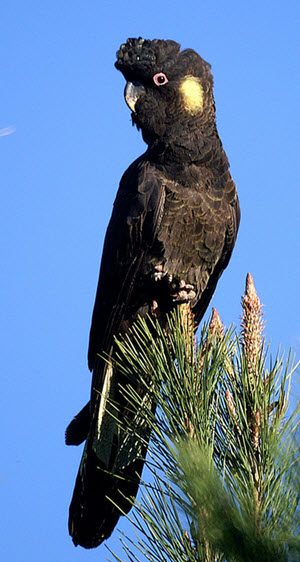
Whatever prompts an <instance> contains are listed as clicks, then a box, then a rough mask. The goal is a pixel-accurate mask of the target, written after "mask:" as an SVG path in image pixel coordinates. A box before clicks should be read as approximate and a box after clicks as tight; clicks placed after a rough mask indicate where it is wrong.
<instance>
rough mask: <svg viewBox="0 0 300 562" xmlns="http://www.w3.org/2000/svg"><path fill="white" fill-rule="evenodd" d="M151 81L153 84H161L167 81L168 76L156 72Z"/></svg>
mask: <svg viewBox="0 0 300 562" xmlns="http://www.w3.org/2000/svg"><path fill="white" fill-rule="evenodd" d="M153 82H154V84H155V86H163V85H164V84H167V83H168V78H167V77H166V75H165V74H164V73H163V72H158V73H157V74H154V76H153Z"/></svg>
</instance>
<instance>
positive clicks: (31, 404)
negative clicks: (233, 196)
mask: <svg viewBox="0 0 300 562" xmlns="http://www.w3.org/2000/svg"><path fill="white" fill-rule="evenodd" d="M299 15H300V9H299V2H298V1H276V0H273V1H268V0H267V1H264V2H262V1H261V0H253V1H252V2H240V1H237V0H236V1H234V0H226V1H221V0H220V1H211V2H208V1H206V2H203V1H200V0H198V1H196V0H195V1H192V0H183V1H181V2H179V1H178V0H173V1H172V2H170V1H168V0H163V1H162V0H151V1H150V2H143V1H139V2H137V1H136V0H131V1H130V2H120V1H119V0H117V1H115V2H108V1H107V0H102V1H100V0H99V1H98V2H95V1H87V2H79V1H77V0H73V1H72V2H68V1H67V2H58V1H57V0H52V1H51V2H49V1H45V2H37V1H30V0H29V1H28V2H21V1H19V2H18V1H13V0H12V1H10V2H4V3H2V5H1V20H0V26H1V29H0V39H1V49H0V79H1V90H0V92H1V94H0V128H4V127H9V126H13V127H15V129H16V130H15V132H13V133H12V134H10V135H7V136H1V137H0V160H1V200H2V204H1V206H2V213H1V214H2V217H1V230H2V233H1V240H2V242H1V297H2V298H1V316H2V323H1V339H0V341H1V348H2V351H1V360H2V368H1V371H2V384H1V399H2V406H1V417H2V420H1V431H2V444H1V466H0V492H1V503H0V505H1V509H0V514H1V515H0V519H1V520H2V521H1V524H0V529H1V531H0V533H1V537H0V541H1V545H0V552H1V555H0V556H1V559H2V560H5V561H9V562H12V561H13V562H28V561H33V562H34V561H37V560H39V561H40V560H42V561H43V562H56V561H58V562H60V561H62V562H69V561H73V560H74V561H90V560H105V558H106V556H109V553H108V551H107V550H106V549H105V547H104V546H101V547H100V548H99V549H97V550H95V551H85V550H83V549H81V548H80V547H78V548H77V549H75V548H74V546H73V544H72V542H71V540H70V538H69V536H68V533H67V511H68V504H69V500H70V497H71V494H72V489H73V484H74V480H75V476H76V473H77V468H78V463H79V459H80V456H81V450H80V449H78V448H66V447H65V445H64V429H65V426H66V425H67V423H68V422H69V420H70V419H71V418H72V416H73V415H74V414H75V413H76V412H77V411H78V409H79V408H81V406H82V405H83V404H84V403H85V401H86V400H87V399H88V396H89V389H90V374H89V372H88V370H87V365H86V350H87V344H88V333H89V327H90V318H91V312H92V306H93V300H94V295H95V290H96V283H97V276H98V269H99V260H100V255H101V249H102V243H103V237H104V234H105V229H106V225H107V222H108V220H109V217H110V213H111V208H112V203H113V200H114V196H115V193H116V190H117V186H118V182H119V179H120V176H121V174H122V172H123V171H124V170H125V169H126V167H127V166H128V165H129V164H130V162H131V161H132V160H133V159H134V158H136V157H137V156H138V155H139V154H141V152H142V151H144V148H145V146H144V144H143V141H142V139H141V137H140V134H139V133H138V132H137V131H136V129H134V128H133V127H132V126H131V121H130V112H129V110H128V108H127V107H126V105H125V103H124V100H123V88H124V79H123V77H122V75H121V74H120V73H118V72H117V71H116V70H115V69H114V66H113V65H114V61H115V52H116V50H117V49H118V47H119V45H120V44H121V43H122V42H124V41H125V40H126V38H127V37H136V36H139V35H141V36H143V37H147V38H155V37H156V38H164V39H174V40H176V41H178V42H180V43H181V44H182V47H184V48H185V47H192V48H194V49H195V50H197V51H198V52H199V53H200V54H201V55H202V56H203V57H204V58H205V59H206V60H208V61H209V62H210V63H211V64H212V69H213V73H214V76H215V98H216V104H217V117H218V128H219V132H220V135H221V138H222V141H223V144H224V147H225V149H226V151H227V154H228V157H229V160H230V162H231V171H232V175H233V177H234V179H235V181H236V184H237V187H238V192H239V196H240V201H241V207H242V222H241V227H240V231H239V237H238V241H237V245H236V249H235V251H234V255H233V258H232V260H231V263H230V266H229V267H228V269H227V270H226V272H225V274H224V275H223V277H222V279H221V281H220V283H219V286H218V289H217V291H216V294H215V297H214V299H213V301H212V304H213V305H214V306H215V307H216V308H217V309H218V311H219V313H220V315H221V317H222V319H223V321H224V323H225V324H226V325H227V326H228V325H230V324H231V323H232V322H234V323H238V322H239V316H240V296H241V294H242V292H243V290H244V282H245V276H246V273H247V272H248V271H250V272H251V273H252V275H253V277H254V280H255V284H256V287H257V290H258V292H259V295H260V297H261V300H262V301H263V303H264V305H265V308H264V310H265V318H266V321H267V327H266V335H267V338H268V339H272V349H274V350H276V349H277V346H278V344H279V343H280V342H281V343H282V347H283V348H285V349H286V350H287V349H288V348H289V347H290V346H293V347H294V348H295V349H296V350H297V346H298V341H299V336H300V328H299V298H298V294H299V280H300V265H299V254H300V252H299V212H300V195H299V181H300V180H299V178H300V169H299V161H300V157H299V44H298V35H299V19H300V18H299ZM295 393H296V388H295V390H294V394H295ZM295 399H296V397H295ZM119 528H120V529H123V530H124V529H125V530H127V529H128V525H127V524H126V521H124V518H123V521H122V522H121V523H120V525H119ZM118 534H119V533H118V532H117V531H116V532H115V533H114V535H113V537H112V538H111V539H110V540H109V542H108V544H109V546H110V547H111V548H113V549H115V550H116V551H118V552H120V547H119V542H118ZM121 557H122V556H121Z"/></svg>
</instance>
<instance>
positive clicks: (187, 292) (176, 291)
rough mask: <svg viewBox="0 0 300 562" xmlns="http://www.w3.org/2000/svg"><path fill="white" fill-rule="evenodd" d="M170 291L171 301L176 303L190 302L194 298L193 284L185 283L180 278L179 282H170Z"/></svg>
mask: <svg viewBox="0 0 300 562" xmlns="http://www.w3.org/2000/svg"><path fill="white" fill-rule="evenodd" d="M171 291H172V292H171V298H172V302H173V303H176V304H181V303H184V302H191V301H193V300H194V299H195V298H196V291H195V287H194V285H191V284H190V283H186V282H185V281H184V279H181V280H180V281H179V282H178V281H177V282H176V281H173V282H172V283H171Z"/></svg>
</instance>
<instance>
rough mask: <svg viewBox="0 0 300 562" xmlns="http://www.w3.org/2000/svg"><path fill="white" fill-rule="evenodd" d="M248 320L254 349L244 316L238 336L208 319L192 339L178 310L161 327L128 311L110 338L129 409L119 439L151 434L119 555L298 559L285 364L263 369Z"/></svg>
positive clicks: (163, 561) (289, 368) (292, 421)
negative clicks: (126, 326) (130, 534)
mask: <svg viewBox="0 0 300 562" xmlns="http://www.w3.org/2000/svg"><path fill="white" fill-rule="evenodd" d="M258 309H259V307H258ZM258 312H259V310H258ZM256 319H258V322H257V328H258V329H257V331H256V332H255V334H254V337H255V338H257V341H256V342H254V343H255V345H256V347H255V349H256V352H255V354H254V352H253V349H254V347H253V345H254V343H253V341H251V339H250V340H248V341H247V338H249V337H250V338H251V337H252V336H253V333H254V332H253V330H252V332H251V329H250V331H248V333H247V328H249V325H248V326H247V322H248V324H249V322H250V323H251V321H252V320H251V319H250V321H249V318H248V320H247V317H246V327H245V325H244V326H243V331H242V333H241V334H240V335H237V334H236V333H235V332H233V330H232V329H230V330H227V331H225V332H224V333H223V328H222V325H221V324H220V323H219V324H218V325H217V327H216V325H215V321H214V322H213V320H212V321H211V323H210V325H209V326H207V325H206V326H204V327H203V329H202V332H201V335H200V340H199V341H198V342H197V343H195V339H194V333H193V329H191V322H190V321H189V320H187V321H186V319H184V318H183V315H182V311H181V310H180V308H179V309H178V310H177V311H176V312H174V313H173V314H172V315H171V317H170V319H169V328H168V330H167V333H166V331H165V330H164V329H163V328H162V327H161V326H160V324H159V322H154V321H153V320H151V319H147V320H139V321H138V322H137V323H136V324H135V326H134V327H133V329H132V333H131V334H130V335H128V336H126V337H125V338H123V339H120V340H119V341H118V342H117V348H118V352H117V355H116V358H115V361H116V363H117V365H118V370H119V371H121V372H122V373H123V374H124V376H125V380H126V383H125V384H124V385H123V388H122V392H123V394H124V395H125V396H126V398H127V401H128V404H129V406H128V408H129V409H130V410H131V411H132V412H134V414H135V417H134V421H133V422H132V421H131V422H130V423H128V424H127V425H126V423H125V425H124V427H123V428H122V429H123V431H124V432H125V435H129V436H130V439H131V440H132V436H133V435H134V438H135V439H139V440H143V439H144V438H145V435H146V434H147V432H148V431H149V430H151V432H152V433H151V441H150V447H149V454H148V458H147V461H146V464H147V466H148V468H149V470H150V471H151V472H152V474H153V478H152V479H151V480H152V483H151V484H147V483H145V482H144V483H143V491H142V494H141V499H140V502H135V507H134V509H133V511H132V515H131V516H130V517H131V520H132V521H133V523H134V525H135V527H136V531H137V538H136V541H133V542H132V541H129V540H128V539H127V541H126V540H125V541H124V540H123V541H122V542H123V546H124V551H125V553H126V555H127V557H128V560H130V561H135V562H138V561H139V553H142V555H143V557H144V559H147V560H149V561H151V562H154V561H155V562H168V561H172V562H173V561H174V562H175V561H176V562H178V561H180V562H181V561H182V562H194V561H195V562H196V561H197V562H198V561H206V562H210V561H214V562H222V561H224V562H225V561H227V562H229V561H230V562H231V561H241V562H246V561H247V562H248V561H249V562H250V561H252V560H258V561H260V562H267V561H271V560H272V561H273V560H277V561H284V560H289V561H291V560H300V540H299V537H298V532H299V528H300V526H299V524H300V516H299V509H298V504H299V476H300V472H299V466H300V465H299V454H298V453H297V447H296V442H295V434H296V430H297V426H298V423H299V408H297V409H296V411H295V412H293V413H292V415H290V416H289V417H287V405H288V396H289V391H290V382H291V375H292V373H293V371H294V370H295V367H293V365H292V364H291V361H290V358H288V360H287V362H286V365H284V362H283V357H280V356H278V357H277V358H276V360H275V362H274V364H273V365H272V364H271V365H270V367H269V368H267V367H266V364H267V360H268V350H265V347H264V345H263V340H262V337H261V331H262V329H261V327H260V324H259V316H257V318H256ZM244 320H245V317H244ZM250 328H251V325H250ZM249 334H250V336H249ZM251 334H252V336H251ZM249 349H251V350H252V351H251V355H250V353H249ZM130 418H131V419H132V416H131V417H130ZM115 558H116V559H117V560H120V559H119V558H117V557H115Z"/></svg>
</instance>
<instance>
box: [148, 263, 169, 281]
mask: <svg viewBox="0 0 300 562" xmlns="http://www.w3.org/2000/svg"><path fill="white" fill-rule="evenodd" d="M152 276H153V279H154V281H162V279H163V280H164V281H165V282H166V283H167V284H170V283H171V282H172V279H173V275H169V274H168V273H167V272H166V271H164V265H163V264H162V263H159V264H158V265H156V266H155V267H154V272H153V274H152Z"/></svg>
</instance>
